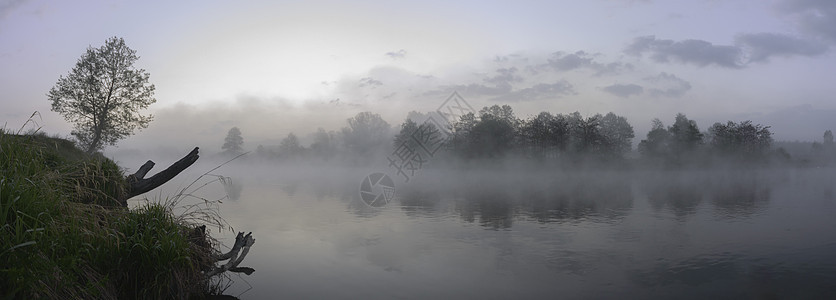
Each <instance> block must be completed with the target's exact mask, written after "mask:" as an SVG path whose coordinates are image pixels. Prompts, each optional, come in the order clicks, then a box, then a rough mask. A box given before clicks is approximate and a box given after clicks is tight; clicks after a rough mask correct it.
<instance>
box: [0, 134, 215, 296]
mask: <svg viewBox="0 0 836 300" xmlns="http://www.w3.org/2000/svg"><path fill="white" fill-rule="evenodd" d="M125 186H126V185H125V182H124V175H123V173H122V171H121V170H120V169H119V167H118V166H117V165H116V164H115V163H114V162H113V161H111V160H109V159H107V158H104V157H102V156H101V155H87V154H85V152H84V151H82V150H80V149H78V148H76V146H75V145H74V144H73V143H72V142H70V141H67V140H64V139H59V138H52V137H47V136H46V135H43V134H26V135H17V134H12V133H9V132H7V131H5V130H2V129H0V226H2V227H0V298H21V299H29V298H62V299H63V298H74V299H91V298H129V299H132V298H143V299H145V298H148V299H158V298H189V297H195V296H201V295H203V294H204V293H206V292H208V290H209V289H210V283H209V282H208V280H207V279H206V278H205V276H204V273H203V272H204V271H205V270H207V269H208V268H210V267H212V263H211V262H210V257H211V255H212V253H213V252H212V251H213V250H212V249H213V248H212V245H213V244H214V242H213V241H212V240H207V238H206V236H205V235H203V234H197V235H195V232H196V230H194V225H192V224H189V223H188V222H187V221H186V220H185V218H183V217H177V216H175V215H173V214H172V213H171V206H170V205H167V204H158V203H148V204H145V205H142V206H140V207H138V208H134V209H130V210H128V209H125V208H123V207H122V206H121V205H120V204H119V202H118V199H120V197H122V196H124V193H125ZM201 233H202V232H201ZM190 237H191V238H190ZM199 245H201V246H199Z"/></svg>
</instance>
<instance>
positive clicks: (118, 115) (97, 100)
mask: <svg viewBox="0 0 836 300" xmlns="http://www.w3.org/2000/svg"><path fill="white" fill-rule="evenodd" d="M137 59H139V57H138V56H136V51H135V50H132V49H131V48H128V46H126V45H125V41H124V40H123V39H122V38H117V37H112V38H110V39H108V40H107V41H105V45H104V46H101V47H99V48H93V47H88V48H87V52H85V53H84V54H82V55H81V58H79V60H78V62H77V63H76V65H75V67H73V69H72V71H70V73H69V74H67V76H66V77H64V76H60V77H59V78H58V82H57V83H55V86H53V87H52V89H50V90H49V93H47V96H48V98H49V101H50V102H52V111H55V112H58V113H60V114H61V115H62V116H63V117H64V119H66V120H67V121H70V122H73V123H74V124H75V126H74V129H73V131H72V135H73V136H75V137H76V139H77V140H78V142H79V144H80V145H81V146H82V147H83V148H84V149H85V150H86V151H87V152H88V153H91V152H94V151H97V150H101V149H102V148H103V147H104V146H105V145H115V144H116V141H118V140H120V139H123V138H125V137H127V136H129V135H131V134H133V132H134V130H136V129H137V128H139V129H142V128H147V127H148V123H149V122H151V120H152V116H151V115H145V116H144V115H141V114H140V113H139V111H140V110H142V109H146V108H148V106H149V105H151V104H152V103H154V102H156V101H157V100H156V99H154V97H153V95H154V85H153V84H150V83H149V82H148V78H149V76H150V75H149V73H148V72H145V70H143V69H138V70H137V69H135V68H134V66H133V64H134V62H136V60H137Z"/></svg>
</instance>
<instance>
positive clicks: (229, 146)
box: [221, 127, 244, 155]
mask: <svg viewBox="0 0 836 300" xmlns="http://www.w3.org/2000/svg"><path fill="white" fill-rule="evenodd" d="M243 145H244V138H243V137H241V130H240V129H238V127H232V128H230V129H229V131H228V132H227V133H226V138H224V144H223V146H221V149H223V150H224V151H225V152H227V153H231V154H236V155H237V154H240V153H241V152H244V149H243Z"/></svg>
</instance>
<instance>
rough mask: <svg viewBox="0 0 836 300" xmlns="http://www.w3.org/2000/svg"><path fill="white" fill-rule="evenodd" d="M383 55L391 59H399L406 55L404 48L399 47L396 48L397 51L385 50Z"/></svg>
mask: <svg viewBox="0 0 836 300" xmlns="http://www.w3.org/2000/svg"><path fill="white" fill-rule="evenodd" d="M385 55H386V56H388V57H389V58H391V59H401V58H405V57H406V50H404V49H401V50H398V51H393V52H386V54H385Z"/></svg>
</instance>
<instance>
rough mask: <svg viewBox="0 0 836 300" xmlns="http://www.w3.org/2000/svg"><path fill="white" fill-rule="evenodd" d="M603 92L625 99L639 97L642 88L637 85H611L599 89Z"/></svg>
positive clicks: (642, 90)
mask: <svg viewBox="0 0 836 300" xmlns="http://www.w3.org/2000/svg"><path fill="white" fill-rule="evenodd" d="M601 89H602V90H603V91H605V92H607V93H610V94H613V95H616V96H619V97H622V98H627V97H630V96H635V95H641V93H643V92H644V88H643V87H642V86H640V85H637V84H613V85H610V86H605V87H603V88H601Z"/></svg>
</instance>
